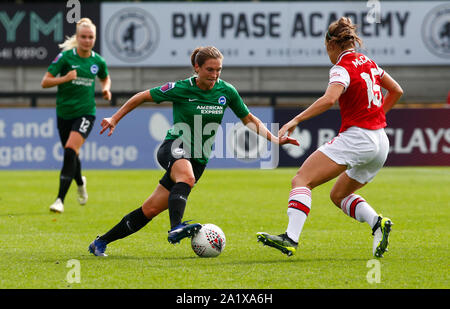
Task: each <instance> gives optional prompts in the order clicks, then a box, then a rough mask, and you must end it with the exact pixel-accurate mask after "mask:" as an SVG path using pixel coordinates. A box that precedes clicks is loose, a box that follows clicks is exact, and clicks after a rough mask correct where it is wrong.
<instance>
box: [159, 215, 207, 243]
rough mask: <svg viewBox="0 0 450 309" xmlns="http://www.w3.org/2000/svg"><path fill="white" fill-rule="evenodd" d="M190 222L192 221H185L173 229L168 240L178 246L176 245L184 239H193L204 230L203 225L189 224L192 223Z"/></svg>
mask: <svg viewBox="0 0 450 309" xmlns="http://www.w3.org/2000/svg"><path fill="white" fill-rule="evenodd" d="M190 221H191V220H189V221H184V222H183V223H181V224H178V225H177V226H175V227H173V228H172V229H171V230H170V231H169V235H168V236H167V240H168V241H169V242H170V243H171V244H176V243H179V242H180V240H182V239H183V238H186V237H192V236H194V235H195V234H197V233H198V231H200V229H201V228H202V225H201V224H200V223H192V224H188V222H190Z"/></svg>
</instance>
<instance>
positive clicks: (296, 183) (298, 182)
mask: <svg viewBox="0 0 450 309" xmlns="http://www.w3.org/2000/svg"><path fill="white" fill-rule="evenodd" d="M291 186H292V188H297V187H307V188H309V189H312V188H314V184H313V183H312V181H310V180H308V179H307V178H305V177H304V176H303V175H301V174H300V173H297V174H295V176H294V177H293V178H292V180H291Z"/></svg>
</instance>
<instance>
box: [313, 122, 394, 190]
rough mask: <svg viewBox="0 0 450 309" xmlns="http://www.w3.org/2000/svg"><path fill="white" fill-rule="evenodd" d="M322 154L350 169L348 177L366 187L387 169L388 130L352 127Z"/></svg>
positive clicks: (330, 143) (325, 146) (339, 135)
mask: <svg viewBox="0 0 450 309" xmlns="http://www.w3.org/2000/svg"><path fill="white" fill-rule="evenodd" d="M318 150H320V151H321V152H322V153H324V154H325V155H326V156H327V157H329V158H330V159H331V160H333V161H334V162H336V163H337V164H340V165H346V166H347V171H346V173H347V175H348V176H349V177H350V178H352V179H354V180H356V181H358V182H359V183H363V184H364V183H367V182H370V181H371V180H372V179H373V178H374V177H375V175H376V174H377V173H378V171H379V170H380V169H381V168H382V167H383V165H384V162H385V161H386V158H387V155H388V152H389V139H388V137H387V135H386V132H385V131H384V129H378V130H367V129H362V128H358V127H350V128H349V129H347V130H346V131H344V132H342V133H339V134H338V136H336V137H335V138H333V139H332V140H331V141H329V142H328V143H326V144H324V145H322V146H320V147H319V149H318Z"/></svg>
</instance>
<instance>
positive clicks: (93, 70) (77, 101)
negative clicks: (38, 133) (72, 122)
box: [47, 48, 108, 119]
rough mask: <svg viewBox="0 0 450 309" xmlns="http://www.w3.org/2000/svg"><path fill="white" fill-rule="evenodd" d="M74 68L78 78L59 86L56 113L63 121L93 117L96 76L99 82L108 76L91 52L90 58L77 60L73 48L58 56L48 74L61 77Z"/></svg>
mask: <svg viewBox="0 0 450 309" xmlns="http://www.w3.org/2000/svg"><path fill="white" fill-rule="evenodd" d="M74 69H76V70H77V78H76V79H74V80H72V81H70V82H67V83H63V84H60V85H58V92H57V95H56V114H57V115H58V117H61V118H64V119H73V118H78V117H80V116H82V115H94V116H95V76H98V77H99V78H100V79H104V78H106V77H107V76H108V69H107V68H106V62H105V60H104V59H103V58H102V57H101V56H100V55H99V54H97V53H96V52H94V51H92V52H91V56H90V57H87V58H83V57H80V56H79V55H78V53H77V49H76V48H73V49H70V50H67V51H64V52H61V53H59V54H58V56H56V58H55V60H53V62H52V63H51V64H50V66H49V67H48V70H47V71H48V72H49V73H50V74H52V75H53V76H57V75H58V74H60V75H61V76H64V75H66V74H67V73H68V72H69V71H71V70H74Z"/></svg>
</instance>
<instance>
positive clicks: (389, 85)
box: [381, 72, 403, 114]
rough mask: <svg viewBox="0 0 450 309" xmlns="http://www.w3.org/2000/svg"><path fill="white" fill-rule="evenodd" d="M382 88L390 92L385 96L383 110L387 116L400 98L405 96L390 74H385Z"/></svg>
mask: <svg viewBox="0 0 450 309" xmlns="http://www.w3.org/2000/svg"><path fill="white" fill-rule="evenodd" d="M381 87H383V88H384V89H386V90H387V91H388V92H387V93H386V95H385V96H384V104H383V110H384V113H385V114H386V113H387V112H388V111H390V110H391V108H392V107H393V106H394V105H395V103H397V102H398V100H399V99H400V97H401V96H402V95H403V89H402V87H401V86H400V85H399V84H398V83H397V82H396V81H395V80H394V79H393V78H392V77H391V76H390V75H389V74H388V73H386V72H385V73H384V75H383V77H382V78H381Z"/></svg>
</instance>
